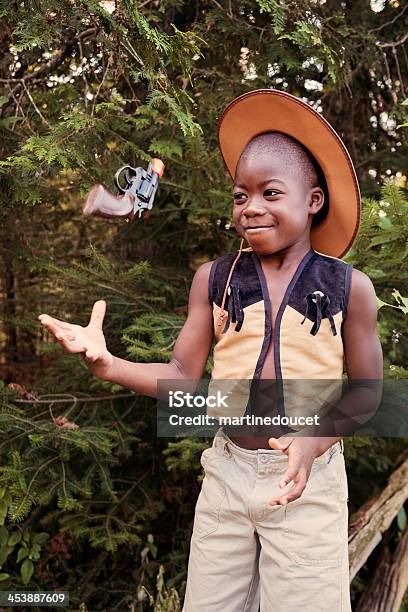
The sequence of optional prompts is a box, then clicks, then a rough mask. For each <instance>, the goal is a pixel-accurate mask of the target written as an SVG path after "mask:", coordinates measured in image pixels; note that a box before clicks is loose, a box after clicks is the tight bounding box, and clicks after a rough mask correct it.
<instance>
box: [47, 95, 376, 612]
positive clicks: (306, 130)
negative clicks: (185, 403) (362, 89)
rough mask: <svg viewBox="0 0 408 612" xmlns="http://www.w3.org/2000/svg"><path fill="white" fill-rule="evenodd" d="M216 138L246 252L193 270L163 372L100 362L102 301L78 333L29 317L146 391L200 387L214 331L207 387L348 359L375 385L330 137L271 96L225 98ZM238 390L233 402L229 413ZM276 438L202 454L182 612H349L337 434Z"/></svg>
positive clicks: (291, 104)
mask: <svg viewBox="0 0 408 612" xmlns="http://www.w3.org/2000/svg"><path fill="white" fill-rule="evenodd" d="M218 135H219V142H220V148H221V152H222V154H223V157H224V160H225V162H226V165H227V167H228V170H229V172H230V174H231V176H232V178H233V180H234V187H233V201H234V202H233V212H232V218H233V224H234V226H235V229H236V231H237V233H238V234H239V235H240V236H241V237H242V238H243V239H245V240H246V241H247V242H248V244H249V248H246V249H245V250H243V249H242V246H243V242H241V248H240V250H239V251H238V253H236V252H235V253H232V254H229V255H226V256H224V257H220V258H219V259H217V260H216V261H215V262H209V263H206V264H204V265H202V266H201V267H200V268H199V269H198V270H197V272H196V274H195V276H194V279H193V282H192V286H191V291H190V297H189V308H188V317H187V320H186V322H185V324H184V326H183V328H182V330H181V332H180V334H179V337H178V339H177V342H176V344H175V347H174V351H173V355H172V359H171V361H170V363H169V364H162V363H152V364H137V363H132V362H128V361H126V360H123V359H119V358H117V357H114V356H113V355H111V354H110V353H109V351H108V350H107V348H106V344H105V339H104V335H103V332H102V323H103V318H104V314H105V307H106V306H105V302H103V301H99V302H96V303H95V305H94V307H93V310H92V315H91V319H90V322H89V324H88V326H87V327H85V328H84V327H81V326H78V325H72V324H69V323H66V322H64V321H60V320H58V319H55V318H52V317H50V316H48V315H40V317H39V319H40V320H41V323H42V324H43V325H44V326H45V327H46V328H47V329H48V330H49V331H51V332H52V333H53V334H54V335H55V337H56V338H57V340H58V341H59V342H60V344H61V345H62V346H63V347H64V349H65V350H66V351H68V352H70V353H81V354H82V356H83V358H84V359H85V361H86V363H87V365H88V367H89V369H90V370H91V371H92V372H93V373H94V374H95V376H97V377H99V378H101V379H103V380H109V381H114V382H115V383H118V384H121V385H123V386H124V387H128V388H130V389H133V390H135V391H136V392H138V393H142V394H146V395H150V396H152V397H156V396H157V383H158V381H159V380H160V379H167V380H168V379H173V380H174V379H176V380H179V379H180V380H186V379H194V380H197V379H199V378H200V377H201V375H202V373H203V370H204V367H205V364H206V361H207V358H208V353H209V351H210V348H211V345H212V341H213V339H214V337H215V340H216V346H215V349H214V369H213V372H212V379H213V381H214V382H216V381H217V380H222V379H228V380H233V381H245V380H247V381H248V380H249V381H252V382H251V384H254V383H255V382H257V383H263V384H264V387H263V389H264V392H263V396H266V397H267V396H268V384H267V383H266V381H268V380H269V381H280V382H282V383H284V382H285V380H294V381H297V380H301V379H305V380H313V381H315V382H316V383H319V382H320V381H327V380H331V381H336V380H341V378H342V374H343V359H344V358H345V364H346V369H347V375H348V378H349V379H381V378H382V352H381V346H380V343H379V339H378V335H377V331H376V318H377V309H376V298H375V292H374V289H373V286H372V283H371V281H370V280H369V279H368V277H367V276H365V275H364V274H363V273H361V272H359V271H357V270H355V269H354V270H352V268H351V265H349V264H345V263H344V262H343V261H342V260H341V259H339V257H341V256H342V255H343V254H344V253H346V252H347V250H348V249H349V248H350V246H351V244H352V242H353V240H354V237H355V235H356V232H357V229H358V224H359V212H360V195H359V190H358V185H357V181H356V178H355V173H354V169H353V165H352V162H351V160H350V157H349V155H348V153H347V151H346V149H345V147H344V145H343V143H342V142H341V140H340V138H339V137H338V135H337V134H336V133H335V132H334V130H333V129H332V128H331V126H330V125H329V124H328V123H327V122H326V121H325V120H324V119H323V118H322V117H321V116H320V115H319V114H318V113H317V112H315V111H314V110H313V109H312V108H311V107H310V106H309V105H308V104H306V103H304V102H302V101H301V100H299V99H298V98H295V97H294V96H291V95H289V94H286V93H284V92H279V91H276V90H258V91H253V92H249V93H247V94H244V95H243V96H240V97H239V98H237V99H236V100H234V101H233V102H231V104H230V105H229V106H228V107H227V109H226V110H225V111H224V113H223V115H222V118H221V120H220V125H219V133H218ZM305 323H306V324H305ZM302 388H303V387H302ZM250 392H251V390H250V389H248V392H246V391H245V389H244V391H243V392H242V390H241V391H240V392H239V393H237V394H236V398H237V401H238V402H241V404H242V406H241V407H242V411H241V413H244V412H245V410H246V407H247V403H248V399H249V394H250ZM267 399H268V398H267ZM314 401H315V397H314V396H313V394H310V393H309V395H307V394H306V396H305V397H304V403H305V405H307V406H309V404H310V406H312V405H313V402H314ZM279 402H280V403H279V410H280V411H281V412H282V411H283V413H284V414H289V413H291V412H292V413H293V414H294V413H296V411H297V410H298V408H299V406H297V405H296V401H295V400H293V397H292V394H285V393H283V396H282V397H280V400H279ZM257 409H258V407H257ZM286 431H288V432H289V433H293V434H294V435H292V436H288V435H285V436H281V435H280V433H281V432H282V430H280V429H276V428H270V429H269V430H268V429H267V430H265V428H263V429H262V432H261V435H259V432H252V435H251V432H248V435H244V436H242V435H241V436H240V437H234V436H233V434H232V433H231V432H229V433H230V435H228V430H227V429H225V428H221V429H220V430H219V431H218V433H217V435H216V436H215V438H214V442H213V445H212V447H211V448H208V449H206V450H205V451H204V452H203V454H202V458H201V462H202V465H203V467H204V471H205V478H204V480H203V484H202V489H201V492H200V496H199V499H198V501H197V506H196V512H195V518H194V527H193V535H192V539H191V549H190V558H189V567H188V580H187V589H186V597H185V602H184V607H183V611H184V612H221V611H222V612H257V611H258V609H259V606H260V609H261V612H281V611H283V610H285V612H295V611H297V610H299V609H303V610H306V611H310V612H312V610H313V612H319V611H320V612H329V611H330V612H349V611H350V610H351V606H350V594H349V574H348V550H347V541H348V538H347V521H348V510H347V499H348V497H347V496H348V492H347V477H346V472H345V465H344V457H343V452H342V451H343V445H342V441H341V438H340V437H339V436H336V437H327V436H326V437H304V436H297V435H296V431H295V430H294V429H291V428H289V429H288V430H286ZM257 433H258V435H256V434H257ZM254 434H255V435H254ZM271 436H277V437H271ZM278 436H279V437H278Z"/></svg>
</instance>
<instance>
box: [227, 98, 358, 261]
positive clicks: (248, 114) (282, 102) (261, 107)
mask: <svg viewBox="0 0 408 612" xmlns="http://www.w3.org/2000/svg"><path fill="white" fill-rule="evenodd" d="M271 131H277V132H283V133H285V134H288V135H289V136H292V137H293V138H296V139H297V140H298V141H300V142H301V143H302V144H303V145H304V146H305V147H306V148H307V149H309V151H310V152H311V153H312V154H313V156H314V157H315V158H316V160H317V162H318V163H319V165H320V167H321V169H322V171H323V172H324V175H325V178H326V183H327V189H328V192H329V211H328V214H327V216H326V218H325V219H324V220H323V221H322V222H321V223H319V225H317V226H316V227H312V229H311V232H310V240H311V245H312V248H313V249H314V250H316V251H318V252H320V253H323V254H325V255H330V256H332V257H338V258H340V257H342V256H343V255H345V253H347V251H348V250H349V249H350V248H351V245H352V244H353V241H354V239H355V237H356V234H357V231H358V228H359V225H360V214H361V196H360V189H359V186H358V181H357V176H356V172H355V170H354V166H353V162H352V160H351V158H350V155H349V153H348V151H347V149H346V147H345V145H344V143H343V142H342V140H341V138H340V136H339V135H338V134H337V133H336V132H335V130H334V129H333V128H332V126H331V125H330V124H329V123H328V122H327V121H326V120H325V119H324V117H322V116H321V115H320V114H319V113H318V112H317V111H315V110H314V109H313V108H312V107H311V106H310V105H309V104H307V103H306V102H303V101H302V100H300V99H299V98H297V97H295V96H293V95H291V94H288V93H286V92H284V91H278V90H276V89H258V90H255V91H250V92H248V93H245V94H243V95H241V96H239V97H238V98H236V99H235V100H233V101H232V102H231V103H230V104H229V105H228V106H227V108H226V109H225V110H224V112H223V114H222V116H221V119H220V121H219V125H218V141H219V145H220V150H221V154H222V156H223V158H224V161H225V164H226V166H227V168H228V172H229V173H230V175H231V177H232V178H233V179H234V177H235V171H236V167H237V164H238V160H239V158H240V155H241V153H242V151H243V150H244V148H245V146H246V145H247V144H248V143H249V142H250V140H252V139H253V138H254V137H255V136H257V135H258V134H262V133H264V132H271Z"/></svg>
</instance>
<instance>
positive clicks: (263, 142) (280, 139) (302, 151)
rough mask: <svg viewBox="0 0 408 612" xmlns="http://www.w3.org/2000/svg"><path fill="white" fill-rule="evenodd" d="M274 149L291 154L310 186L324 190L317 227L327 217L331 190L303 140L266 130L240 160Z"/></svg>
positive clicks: (245, 149)
mask: <svg viewBox="0 0 408 612" xmlns="http://www.w3.org/2000/svg"><path fill="white" fill-rule="evenodd" d="M272 150H273V152H274V153H275V154H276V153H277V154H278V155H285V156H289V158H290V161H291V162H293V163H294V164H297V167H298V169H299V170H300V173H301V174H302V175H303V178H304V179H305V180H306V182H307V184H308V185H310V188H312V187H320V188H321V189H322V190H323V193H324V204H323V206H322V208H321V209H320V210H319V211H318V212H317V213H316V214H315V215H314V216H313V220H312V227H316V226H317V225H319V224H320V223H321V222H322V221H323V219H325V218H326V216H327V213H328V211H329V191H328V188H327V183H326V177H325V176H324V172H323V171H322V169H321V167H320V165H319V164H318V162H317V161H316V159H315V157H314V156H313V155H312V153H311V152H310V151H309V149H307V148H306V147H305V146H304V145H303V144H302V143H301V142H299V141H298V140H296V138H293V136H289V135H288V134H284V133H283V132H277V131H273V132H264V133H262V134H258V136H255V138H253V139H252V140H251V141H250V142H249V143H248V144H247V145H246V147H245V148H244V150H243V151H242V153H241V156H240V160H241V159H245V158H246V157H248V156H249V155H253V154H259V153H271V152H272Z"/></svg>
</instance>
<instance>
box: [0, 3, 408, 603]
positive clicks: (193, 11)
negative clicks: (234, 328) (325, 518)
mask: <svg viewBox="0 0 408 612" xmlns="http://www.w3.org/2000/svg"><path fill="white" fill-rule="evenodd" d="M396 4H397V3H390V2H386V3H385V8H384V10H383V11H382V12H380V13H379V14H376V13H374V12H373V11H371V9H370V7H369V3H367V2H363V1H362V0H357V1H355V2H353V3H347V5H346V4H342V3H335V2H331V1H329V0H328V1H327V2H324V3H323V2H315V1H312V0H290V1H288V2H281V1H280V0H242V1H240V2H239V3H231V2H211V3H208V2H198V3H196V4H194V5H193V4H192V3H187V2H184V0H176V1H174V0H172V1H170V0H163V2H147V3H146V2H141V3H135V2H131V1H130V0H124V1H123V2H113V1H112V2H110V0H108V1H106V2H99V1H97V0H81V2H77V1H76V0H73V1H72V2H69V3H66V2H60V1H57V2H50V1H49V0H46V1H44V2H41V3H37V2H33V1H32V0H28V1H27V2H24V4H21V5H18V4H17V5H16V4H10V5H4V6H3V8H2V10H1V17H0V19H1V32H2V35H1V37H0V46H1V51H2V54H1V57H2V59H1V62H0V85H1V87H2V91H1V92H0V152H1V155H0V185H1V190H0V199H1V206H0V214H1V223H0V234H1V244H2V251H1V253H0V269H1V280H2V283H1V290H2V298H3V299H2V312H1V329H0V343H1V344H2V355H3V362H2V363H1V364H0V367H1V368H2V374H3V375H2V378H3V379H4V384H2V386H1V389H0V404H1V415H0V426H1V428H2V429H1V430H2V433H3V435H2V437H1V439H0V457H1V468H0V581H1V585H2V588H3V589H7V588H12V589H16V590H17V589H18V588H20V587H21V586H27V587H30V588H31V587H33V588H36V587H39V588H42V589H44V588H45V587H46V586H48V587H49V590H52V589H53V588H54V587H56V586H58V587H63V588H64V589H66V590H69V591H70V593H71V594H72V597H71V600H72V603H73V605H74V606H77V607H78V608H79V609H84V610H85V609H86V608H88V609H115V608H116V609H122V608H123V609H124V608H125V607H126V608H128V607H133V609H134V610H137V612H140V611H142V610H145V609H146V607H150V608H153V609H155V610H157V611H164V610H169V611H170V610H172V611H176V610H177V609H179V608H180V607H181V605H180V601H181V600H182V597H183V592H184V587H185V578H186V560H187V555H188V547H189V539H190V535H191V523H192V517H193V510H194V504H195V500H196V498H197V495H198V492H199V487H200V478H201V477H202V472H201V469H200V464H199V456H200V453H201V452H202V450H203V448H205V447H206V446H208V444H209V443H210V442H209V441H208V440H204V441H203V440H194V439H188V440H177V441H174V442H169V443H166V442H165V441H161V440H157V439H156V438H155V434H154V432H155V412H154V402H153V401H152V400H150V399H148V398H142V397H137V396H135V395H134V394H132V393H128V392H126V390H123V389H122V388H120V387H118V386H117V385H111V384H109V383H106V382H103V381H99V380H96V379H95V378H93V377H91V376H90V375H89V372H88V371H87V369H86V368H85V366H84V364H83V363H82V361H81V360H79V359H77V358H75V357H72V356H69V355H63V354H62V353H61V350H60V348H59V345H57V344H56V343H55V342H53V341H52V340H51V339H50V338H49V337H48V336H47V335H45V334H44V333H43V331H42V330H40V329H39V325H38V323H37V316H38V314H40V313H41V312H47V313H49V314H52V315H55V316H57V317H59V318H62V319H68V320H70V321H72V322H75V323H79V324H86V323H87V321H88V318H89V313H90V308H91V305H92V303H93V301H94V300H96V299H100V298H103V299H105V300H106V301H107V305H108V310H107V316H106V323H105V327H104V329H105V331H106V336H107V340H108V346H109V349H110V350H111V351H112V352H113V353H114V354H115V355H118V356H121V357H123V358H128V359H136V360H138V361H144V362H150V361H154V362H163V361H167V360H168V359H169V358H170V356H171V352H172V348H173V346H174V342H175V340H176V338H177V335H178V331H179V329H180V328H181V326H182V325H183V322H184V320H185V316H186V306H187V302H188V290H189V286H190V282H191V278H192V275H193V273H194V271H195V269H197V267H198V266H199V265H200V264H201V263H203V262H204V261H208V260H211V259H214V258H215V257H217V256H219V255H220V254H223V253H225V252H228V251H229V250H231V249H234V248H236V247H237V246H238V241H237V237H236V235H235V233H234V231H233V230H232V229H228V224H229V221H230V216H231V181H230V178H229V176H228V175H227V173H226V171H225V168H224V165H223V162H222V160H221V158H220V155H219V152H218V149H217V136H216V131H217V121H218V118H219V115H220V112H221V111H222V109H223V108H224V106H225V105H226V104H227V103H228V102H229V101H230V100H231V99H232V98H233V97H234V96H236V95H239V94H241V93H244V92H246V91H248V90H250V89H253V88H258V87H276V88H278V89H282V90H286V91H288V92H290V93H293V94H295V95H298V96H301V97H304V98H306V99H307V100H308V101H309V102H310V103H311V104H312V105H314V106H315V107H316V108H318V109H321V110H322V111H323V113H324V115H325V117H326V118H327V119H328V120H329V121H330V122H331V123H332V124H333V125H334V127H335V129H336V131H337V132H338V133H339V134H340V135H341V136H342V138H343V139H344V141H345V143H346V146H347V147H348V149H349V151H350V153H351V155H352V157H353V160H354V162H355V164H356V167H357V172H358V179H359V183H360V186H361V189H362V193H363V195H364V200H363V202H364V206H363V219H362V224H361V228H360V233H359V237H358V240H357V241H356V243H355V245H354V247H353V249H352V250H351V251H350V253H349V254H348V255H347V260H349V261H352V262H353V264H354V265H355V267H356V268H358V269H361V270H363V271H364V272H366V273H367V274H368V275H369V276H370V278H371V279H372V281H373V283H374V286H375V289H376V293H377V295H378V299H379V315H378V319H379V323H378V327H379V332H380V336H381V341H382V345H383V350H384V357H385V370H386V374H387V376H388V377H390V378H394V379H395V378H406V377H407V375H408V367H407V363H408V361H407V359H408V355H407V350H408V349H407V338H406V332H405V328H406V316H407V307H408V306H407V297H406V296H408V277H407V265H406V261H407V255H408V250H407V248H408V247H407V244H408V240H407V231H408V230H407V228H408V225H407V212H408V211H407V206H408V204H407V198H406V142H407V131H406V127H404V126H406V125H407V115H406V113H407V106H406V102H404V99H405V95H406V91H408V83H406V77H405V73H404V70H403V66H404V63H403V62H404V61H405V59H404V56H403V47H402V45H397V46H392V45H391V46H388V47H387V46H383V47H381V46H379V45H378V44H377V43H378V42H380V44H384V43H385V44H388V45H389V44H390V43H394V42H395V41H398V40H400V38H401V37H402V36H403V35H404V34H405V29H406V28H405V22H404V16H403V15H402V16H401V15H399V13H400V9H398V7H397V6H396ZM384 24H386V27H385V25H384ZM401 68H402V69H401ZM401 75H402V78H401ZM393 121H394V123H395V125H394V124H393V123H392V122H393ZM152 155H154V156H160V157H162V158H163V161H164V162H165V164H166V170H165V174H164V176H163V178H162V179H161V182H160V187H159V191H158V194H157V198H156V204H155V207H154V209H153V210H152V211H151V212H150V213H149V214H148V215H145V216H144V217H143V219H142V220H141V221H135V222H134V223H129V224H126V223H122V222H112V223H110V222H106V221H104V220H101V219H88V218H87V219H86V220H85V219H84V218H83V216H82V214H81V207H82V203H83V200H84V198H85V196H86V194H87V193H88V191H89V188H90V186H91V185H93V184H94V183H95V182H104V183H105V184H106V186H107V187H108V188H110V189H113V182H112V181H113V176H114V174H115V172H116V170H117V169H118V168H119V167H120V166H121V165H123V164H125V163H130V164H132V165H146V164H147V162H148V160H149V159H150V157H151V156H152ZM397 173H399V174H397ZM404 177H405V179H404ZM381 211H383V212H384V213H385V215H384V214H383V212H381ZM379 213H381V216H380V215H379ZM210 367H211V359H209V362H208V364H207V371H209V369H210ZM9 382H15V383H19V385H20V386H21V388H20V390H19V391H16V390H15V389H14V390H13V389H10V388H9V387H8V386H7V383H9ZM63 417H64V418H65V419H67V421H66V422H64V420H63ZM64 423H65V425H66V424H67V423H70V424H71V425H73V426H74V427H73V428H71V429H70V428H69V427H63V425H64ZM75 426H78V428H76V427H75ZM403 445H404V442H403V441H398V440H395V441H393V440H369V439H354V440H347V441H346V458H347V463H348V465H347V467H348V471H349V484H350V492H351V493H350V501H351V505H352V506H351V509H352V511H354V510H356V509H357V508H358V507H359V506H360V505H361V504H362V503H364V501H366V500H367V499H368V498H369V497H370V495H371V494H372V492H373V490H375V489H379V488H380V487H381V486H383V485H384V484H385V482H386V479H387V475H388V474H389V472H390V471H391V470H392V468H393V465H394V464H395V461H396V460H397V457H398V454H399V453H400V452H402V450H403ZM404 517H405V514H404V511H403V510H401V513H400V515H399V518H398V525H396V531H397V532H398V533H400V532H402V530H403V529H405V520H406V519H405V518H404ZM20 536H21V537H20ZM164 568H165V571H164ZM365 583H366V580H365V575H364V572H363V574H362V575H361V576H359V577H358V578H357V580H356V581H355V583H354V584H353V594H354V596H355V597H354V598H356V597H357V596H358V593H359V592H360V591H359V589H363V588H364V587H365ZM84 602H86V605H85V603H84Z"/></svg>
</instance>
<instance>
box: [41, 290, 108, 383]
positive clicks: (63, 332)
mask: <svg viewBox="0 0 408 612" xmlns="http://www.w3.org/2000/svg"><path fill="white" fill-rule="evenodd" d="M105 312H106V302H105V301H104V300H98V301H97V302H95V304H94V305H93V308H92V314H91V318H90V319H89V323H88V325H87V326H86V327H82V326H81V325H74V324H72V323H67V322H66V321H60V320H59V319H55V318H54V317H50V316H49V315H47V314H41V315H39V317H38V319H39V320H40V322H41V324H42V325H43V326H44V327H45V328H46V329H48V331H50V332H51V333H52V334H53V335H54V336H55V338H56V339H57V341H58V342H59V343H60V344H61V346H62V347H63V349H64V350H65V351H66V352H67V353H72V354H74V353H79V354H81V357H83V359H84V361H85V363H86V365H87V366H88V368H89V370H90V371H91V372H92V373H93V374H94V375H95V376H97V377H98V378H104V377H105V376H106V373H107V372H108V370H109V369H110V368H111V366H112V364H113V359H114V358H113V355H111V353H109V351H108V349H107V348H106V342H105V336H104V335H103V331H102V325H103V319H104V316H105Z"/></svg>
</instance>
